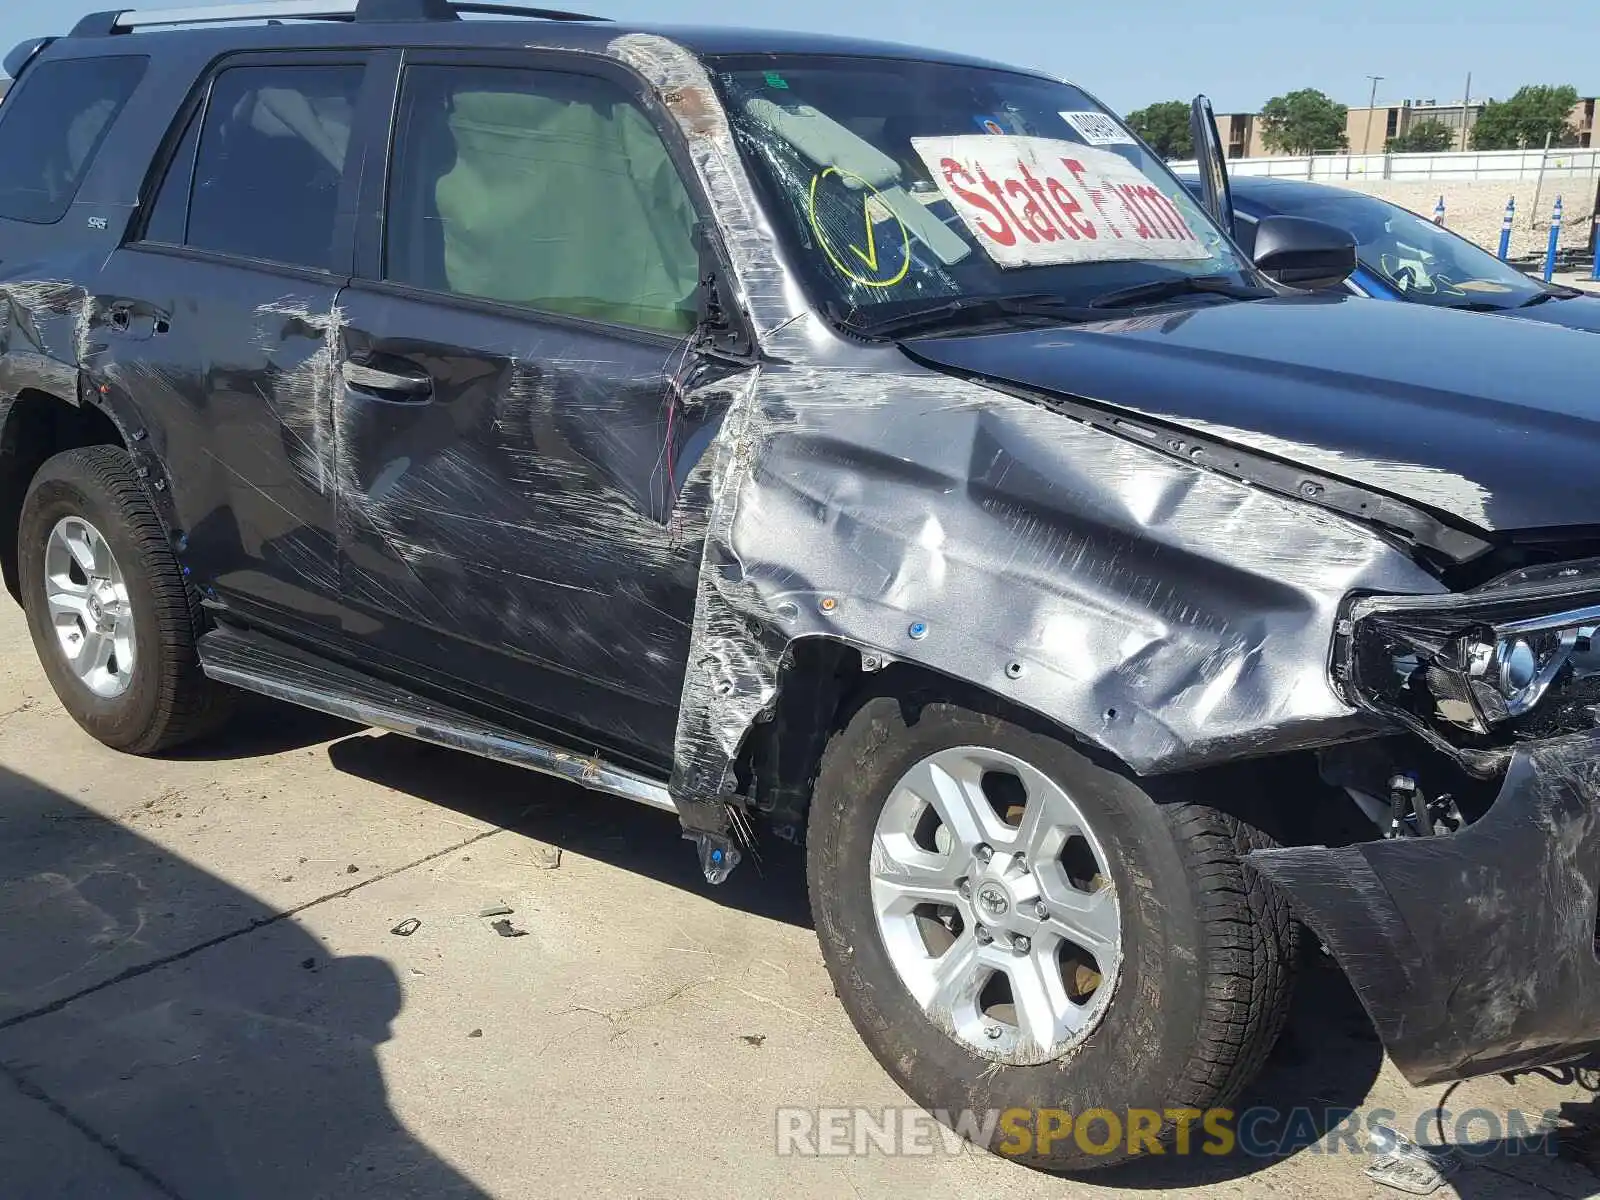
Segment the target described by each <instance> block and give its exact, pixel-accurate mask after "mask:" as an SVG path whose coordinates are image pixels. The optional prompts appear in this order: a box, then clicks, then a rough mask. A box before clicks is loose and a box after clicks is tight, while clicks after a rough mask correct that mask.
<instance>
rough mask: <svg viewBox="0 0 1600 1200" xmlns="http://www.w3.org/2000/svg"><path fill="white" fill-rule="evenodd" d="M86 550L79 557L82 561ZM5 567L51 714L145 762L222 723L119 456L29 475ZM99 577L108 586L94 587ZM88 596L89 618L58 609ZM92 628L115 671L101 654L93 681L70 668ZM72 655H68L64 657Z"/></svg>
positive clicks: (183, 585) (173, 563)
mask: <svg viewBox="0 0 1600 1200" xmlns="http://www.w3.org/2000/svg"><path fill="white" fill-rule="evenodd" d="M62 530H65V531H66V534H61V533H59V532H58V531H62ZM64 537H65V538H67V540H69V541H72V543H73V544H74V545H75V546H78V547H80V549H79V551H78V557H79V558H87V559H89V560H90V565H89V567H88V569H85V568H84V566H83V565H82V564H81V563H78V562H76V561H69V558H71V555H66V556H64V554H63V550H62V545H63V538H64ZM53 538H54V539H55V541H54V543H52V539H53ZM86 543H87V544H88V545H89V547H90V548H89V549H88V550H87V551H84V550H82V549H81V547H82V546H84V545H85V544H86ZM52 544H54V546H55V549H54V550H53V551H52V550H51V547H52ZM96 549H99V550H100V552H101V556H102V558H101V561H100V562H99V563H98V564H96V563H95V561H94V554H95V551H96ZM51 553H53V554H54V558H52V559H51V563H50V569H47V563H46V558H47V554H51ZM17 559H18V562H17V567H18V579H19V582H20V584H21V588H22V605H23V609H24V611H25V612H26V613H27V617H28V629H29V631H30V633H31V634H32V635H33V644H34V649H35V650H36V651H37V653H38V655H39V661H40V664H41V665H42V666H43V667H44V671H45V675H46V676H47V677H48V678H49V680H50V684H51V686H52V687H53V688H54V689H55V693H56V696H57V697H58V698H59V699H60V700H61V703H62V706H63V707H64V708H65V709H66V710H67V712H68V713H70V714H71V715H72V718H73V720H75V721H77V722H78V724H79V725H81V726H82V727H83V728H84V729H85V730H87V731H88V732H89V733H90V734H91V735H93V736H94V737H95V738H96V739H98V740H99V741H101V742H103V743H105V744H106V745H107V746H110V747H112V748H113V749H116V750H124V751H127V752H129V753H133V754H152V753H155V752H157V751H160V750H166V749H169V748H171V747H173V746H177V745H179V744H181V743H183V742H187V741H190V740H192V739H194V738H197V737H200V736H201V735H203V734H206V733H209V732H211V731H212V730H214V729H215V728H216V727H217V726H219V725H220V724H221V723H222V722H223V721H224V720H225V719H226V717H227V715H228V713H229V711H230V709H231V699H232V693H231V692H230V691H229V689H226V688H224V687H222V686H221V685H219V684H216V683H213V682H212V681H211V680H209V679H207V678H206V677H205V675H204V674H203V673H202V672H201V670H200V662H199V658H198V656H197V654H196V651H195V642H196V640H197V639H198V638H199V636H200V634H201V632H202V631H203V630H204V613H203V610H202V609H201V607H200V601H199V597H198V596H197V595H196V594H195V591H194V589H193V588H191V587H190V586H189V585H188V583H187V581H186V580H185V579H184V577H183V571H182V568H181V567H180V566H179V564H178V560H177V557H176V555H174V553H173V551H172V548H171V546H170V544H169V542H168V539H167V536H166V531H165V529H164V528H163V527H162V524H161V521H160V520H159V518H158V517H157V516H156V513H155V509H154V508H153V507H152V506H151V503H150V500H149V498H148V497H147V496H146V495H145V492H144V488H143V487H142V485H141V484H140V482H139V478H138V475H137V474H136V472H135V470H134V466H133V461H132V459H131V458H130V457H129V456H128V454H127V452H126V451H124V450H122V449H120V448H118V447H115V446H87V447H83V448H80V449H76V450H67V451H64V452H63V453H61V454H58V455H56V456H55V457H54V458H51V459H49V460H48V461H47V462H46V463H45V464H44V465H43V466H42V467H40V468H39V471H38V474H36V475H35V476H34V478H33V481H32V483H31V484H30V485H29V488H28V493H27V496H26V498H25V499H24V500H23V504H22V515H21V520H20V522H19V527H18V538H17ZM63 564H65V567H63ZM108 574H109V575H112V576H114V577H115V579H114V586H112V585H108V584H107V583H106V582H105V580H106V578H107V576H108ZM69 576H70V577H69ZM97 588H98V589H99V590H98V591H97ZM80 592H81V593H82V595H81V597H80V594H79V593H80ZM91 594H94V595H96V596H97V597H99V598H103V599H104V600H105V601H106V604H105V606H104V608H102V607H99V606H98V600H97V607H96V608H95V610H94V614H95V615H94V616H90V615H88V614H87V613H86V614H85V615H83V616H81V617H80V616H75V615H74V614H73V613H72V612H70V611H66V610H64V608H63V605H64V604H67V603H79V602H81V603H84V604H87V603H88V599H87V597H88V596H89V595H91ZM52 595H53V596H54V597H55V602H54V607H53V606H52V598H51V597H52ZM107 612H114V613H115V614H116V615H111V616H106V615H104V614H105V613H107ZM97 619H99V620H104V621H105V622H106V624H105V625H104V626H101V625H98V624H96V623H95V622H96V620H97ZM101 628H105V629H107V630H110V629H113V628H115V629H116V631H117V635H118V636H119V637H121V638H122V641H121V642H120V643H118V644H121V645H123V646H124V647H125V649H124V652H123V653H124V661H122V662H120V663H119V662H118V661H117V660H116V657H115V655H116V653H117V651H116V650H115V649H114V648H113V649H112V650H110V651H109V652H108V653H109V655H110V657H109V659H108V665H107V667H106V668H104V669H102V670H100V671H99V672H98V673H96V672H93V671H90V670H88V669H87V668H86V667H85V666H83V665H82V663H83V662H85V661H86V660H83V659H82V658H81V655H82V654H83V653H85V652H87V651H88V650H89V647H88V646H87V645H86V643H85V639H86V638H92V637H97V636H100V635H99V632H98V631H99V630H100V629H101ZM105 636H106V637H107V638H110V637H111V634H109V633H107V634H106V635H105ZM80 646H81V647H83V649H82V650H80V651H79V656H78V657H75V656H73V655H72V654H71V652H70V651H69V647H74V648H76V647H80ZM130 660H131V666H130V665H129V662H130ZM119 675H120V678H117V677H118V676H119Z"/></svg>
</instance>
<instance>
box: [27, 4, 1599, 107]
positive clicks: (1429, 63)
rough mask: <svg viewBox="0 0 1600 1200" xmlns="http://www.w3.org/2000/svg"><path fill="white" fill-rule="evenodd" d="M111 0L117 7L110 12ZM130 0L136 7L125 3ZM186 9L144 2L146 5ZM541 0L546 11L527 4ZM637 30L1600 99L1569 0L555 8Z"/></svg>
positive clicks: (1126, 92) (1181, 88)
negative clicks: (755, 34)
mask: <svg viewBox="0 0 1600 1200" xmlns="http://www.w3.org/2000/svg"><path fill="white" fill-rule="evenodd" d="M114 2H115V0H112V3H114ZM122 2H123V3H132V2H137V0H122ZM186 2H190V0H145V3H144V6H145V7H149V8H157V7H169V6H172V5H178V4H183V3H186ZM530 2H534V3H537V2H539V0H530ZM544 2H546V3H548V4H550V5H551V6H553V7H562V6H571V7H584V6H587V5H592V7H593V10H594V11H597V12H600V13H602V14H605V15H608V16H612V17H616V18H618V19H626V20H649V21H658V22H696V21H702V22H711V23H716V24H745V25H765V26H775V27H787V28H799V29H808V30H813V31H818V32H833V33H847V34H854V35H857V36H862V37H871V38H883V39H888V40H890V41H900V42H913V43H918V44H923V45H931V46H940V47H948V48H952V49H959V50H963V51H967V52H969V53H974V54H980V55H984V56H987V57H991V58H997V59H1000V60H1002V61H1005V62H1014V63H1018V64H1022V65H1026V66H1033V67H1040V68H1043V69H1045V70H1047V71H1051V72H1053V73H1055V74H1058V75H1064V76H1066V77H1067V78H1069V79H1072V80H1073V81H1074V82H1076V83H1081V84H1083V85H1084V86H1085V87H1087V88H1088V89H1089V90H1090V91H1092V92H1094V93H1096V94H1097V95H1098V96H1099V97H1100V98H1101V99H1102V100H1104V101H1105V102H1106V103H1107V104H1109V105H1111V106H1112V107H1113V108H1115V109H1117V110H1119V111H1122V112H1127V111H1128V110H1130V109H1134V108H1138V107H1140V106H1142V105H1144V104H1148V103H1150V102H1151V101H1153V100H1166V99H1178V98H1183V99H1187V98H1189V97H1190V96H1192V95H1193V94H1194V93H1195V92H1197V91H1204V92H1206V93H1207V94H1209V95H1210V96H1211V99H1212V102H1213V103H1214V104H1215V105H1216V107H1217V110H1218V111H1219V112H1229V111H1240V110H1246V109H1256V108H1259V107H1260V106H1261V104H1262V102H1263V101H1265V100H1266V99H1267V98H1268V97H1270V96H1275V95H1278V94H1280V93H1282V92H1285V91H1290V90H1292V89H1294V88H1299V87H1315V88H1320V89H1322V90H1323V91H1325V92H1327V93H1329V94H1330V95H1331V96H1333V97H1334V99H1336V100H1339V101H1341V102H1343V103H1345V104H1349V105H1351V106H1352V107H1355V106H1360V105H1365V104H1366V102H1367V94H1368V89H1369V87H1370V86H1371V85H1370V84H1369V83H1368V81H1367V80H1366V79H1365V78H1364V77H1365V76H1366V75H1372V74H1376V75H1383V76H1386V78H1385V79H1384V81H1383V82H1382V83H1380V84H1379V85H1378V102H1379V103H1380V104H1382V103H1385V102H1386V101H1387V102H1395V101H1398V100H1400V99H1402V98H1408V97H1409V98H1432V99H1436V100H1439V101H1440V102H1448V101H1452V100H1459V99H1460V98H1461V90H1462V85H1463V83H1464V82H1465V79H1466V75H1467V72H1468V71H1471V72H1472V91H1473V95H1474V96H1479V97H1481V96H1485V95H1488V96H1494V97H1497V98H1501V99H1503V98H1505V97H1506V96H1509V95H1510V94H1511V93H1512V92H1513V91H1515V90H1516V88H1517V87H1518V86H1519V85H1521V84H1524V83H1570V84H1573V85H1574V86H1575V87H1577V89H1578V91H1579V93H1580V94H1581V95H1585V96H1593V95H1596V94H1600V3H1596V2H1595V0H1566V2H1565V3H1560V4H1551V3H1548V2H1546V3H1534V2H1531V0H1449V2H1446V0H1229V2H1226V3H1222V4H1214V3H1210V4H1208V3H1197V2H1195V0H1134V2H1131V3H1130V2H1128V0H1115V2H1109V3H1100V4H1082V3H1072V2H1071V0H1054V2H1046V3H1038V2H1035V3H1015V2H1012V3H1005V2H1003V0H1000V2H996V0H977V2H973V0H920V2H913V0H806V2H805V3H796V4H793V5H778V4H773V3H771V0H767V3H762V2H761V0H544ZM112 3H106V2H102V3H99V4H95V3H90V2H88V0H0V43H4V48H5V49H9V48H10V47H11V46H12V45H14V44H15V43H16V42H19V41H21V40H22V39H23V38H25V37H31V36H36V35H39V34H52V33H65V32H66V31H67V30H68V29H69V28H70V27H71V25H72V23H73V21H75V20H76V19H77V17H78V16H80V15H81V14H82V13H84V12H87V11H90V10H91V9H94V8H107V7H112Z"/></svg>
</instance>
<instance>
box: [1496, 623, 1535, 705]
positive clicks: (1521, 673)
mask: <svg viewBox="0 0 1600 1200" xmlns="http://www.w3.org/2000/svg"><path fill="white" fill-rule="evenodd" d="M1538 675H1539V655H1538V653H1537V652H1536V651H1535V650H1534V648H1533V646H1532V644H1530V643H1529V642H1528V640H1527V639H1526V638H1517V639H1516V640H1515V641H1513V642H1509V643H1508V642H1502V643H1501V644H1500V694H1501V695H1502V696H1504V697H1505V698H1506V699H1507V700H1515V699H1516V698H1517V697H1518V696H1520V695H1521V694H1522V693H1523V692H1524V691H1525V690H1527V687H1528V685H1529V684H1531V683H1532V682H1533V681H1534V680H1535V679H1536V678H1538Z"/></svg>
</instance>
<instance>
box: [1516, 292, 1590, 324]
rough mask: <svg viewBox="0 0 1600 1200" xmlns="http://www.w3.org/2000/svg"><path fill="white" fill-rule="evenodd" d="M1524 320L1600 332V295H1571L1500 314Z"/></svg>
mask: <svg viewBox="0 0 1600 1200" xmlns="http://www.w3.org/2000/svg"><path fill="white" fill-rule="evenodd" d="M1499 315H1502V316H1507V317H1516V318H1518V319H1519V320H1523V321H1542V322H1544V323H1545V324H1547V325H1560V326H1562V327H1563V328H1566V329H1581V330H1583V331H1584V332H1586V333H1600V296H1569V297H1567V298H1566V299H1565V300H1546V301H1545V302H1544V303H1543V304H1535V305H1534V306H1533V307H1532V308H1513V309H1511V310H1509V311H1508V312H1505V313H1503V314H1499Z"/></svg>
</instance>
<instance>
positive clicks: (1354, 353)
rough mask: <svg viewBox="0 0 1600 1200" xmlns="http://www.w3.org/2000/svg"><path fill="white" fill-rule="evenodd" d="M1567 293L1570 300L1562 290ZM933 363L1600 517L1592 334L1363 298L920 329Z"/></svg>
mask: <svg viewBox="0 0 1600 1200" xmlns="http://www.w3.org/2000/svg"><path fill="white" fill-rule="evenodd" d="M1560 303H1578V301H1568V302H1562V301H1555V302H1552V304H1551V305H1547V306H1543V307H1554V306H1555V305H1557V304H1560ZM905 348H906V350H907V351H908V352H909V353H911V354H912V355H913V356H914V357H916V358H918V359H920V360H922V361H924V362H926V363H927V364H928V365H930V366H933V367H938V368H943V369H947V370H952V371H957V372H960V373H962V374H965V375H969V376H973V377H976V378H978V379H979V380H980V381H981V380H982V379H983V378H989V379H994V380H996V381H1006V382H1009V383H1013V384H1016V385H1020V386H1023V387H1027V388H1036V389H1039V390H1041V391H1048V392H1054V393H1056V394H1059V395H1063V396H1070V397H1073V398H1075V399H1079V400H1084V401H1088V402H1091V403H1093V404H1096V405H1101V406H1106V407H1110V408H1119V409H1124V410H1127V411H1129V412H1131V413H1138V414H1141V415H1144V416H1147V417H1151V418H1154V419H1156V420H1159V421H1163V422H1167V423H1169V424H1172V425H1177V426H1181V427H1186V428H1188V429H1190V430H1192V431H1193V432H1195V433H1196V434H1201V435H1204V436H1207V437H1209V438H1212V439H1216V440H1220V441H1225V442H1229V443H1233V444H1235V445H1238V446H1240V447H1242V448H1244V449H1248V450H1252V451H1256V452H1258V453H1261V454H1266V455H1270V456H1272V457H1274V458H1278V459H1282V460H1284V461H1287V462H1291V463H1294V464H1296V465H1299V466H1303V467H1305V468H1307V469H1308V470H1314V471H1318V472H1321V473H1324V474H1326V475H1330V476H1335V477H1338V478H1342V479H1344V480H1347V481H1349V482H1351V483H1355V484H1359V485H1361V486H1364V487H1367V488H1371V489H1374V490H1376V491H1381V492H1385V493H1388V494H1389V495H1391V496H1395V497H1397V498H1399V499H1401V500H1405V501H1408V502H1410V503H1412V504H1415V505H1420V506H1423V507H1426V508H1429V509H1432V510H1433V511H1434V512H1436V513H1438V514H1440V515H1441V516H1443V517H1444V518H1446V519H1447V520H1450V521H1451V523H1453V524H1457V525H1463V524H1464V525H1467V526H1471V527H1473V528H1476V529H1478V530H1483V531H1501V530H1514V529H1529V528H1536V527H1549V526H1563V525H1587V524H1600V486H1596V483H1595V480H1596V478H1597V477H1600V338H1595V337H1588V336H1585V335H1583V334H1581V333H1577V332H1574V331H1572V330H1570V329H1563V328H1559V327H1556V326H1553V325H1547V324H1543V323H1540V322H1534V321H1513V320H1492V319H1491V320H1486V319H1484V317H1483V316H1481V315H1478V314H1473V313H1461V312H1452V311H1448V310H1441V309H1430V308H1426V307H1424V306H1422V305H1415V304H1384V303H1381V302H1378V301H1373V300H1363V299H1359V298H1356V297H1323V296H1303V297H1283V298H1280V299H1272V300H1261V301H1254V302H1248V303H1244V302H1237V303H1201V304H1196V305H1194V306H1193V307H1190V308H1186V309H1183V310H1181V311H1176V312H1165V313H1158V314H1141V315H1137V316H1132V317H1126V318H1120V319H1116V320H1110V321H1104V322H1097V323H1095V324H1091V325H1061V326H1053V327H1050V328H1046V329H1036V328H1035V329H1026V330H1017V331H1014V332H1006V333H994V334H976V335H971V336H956V337H938V338H918V339H915V340H913V341H910V342H907V343H906V345H905Z"/></svg>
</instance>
